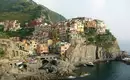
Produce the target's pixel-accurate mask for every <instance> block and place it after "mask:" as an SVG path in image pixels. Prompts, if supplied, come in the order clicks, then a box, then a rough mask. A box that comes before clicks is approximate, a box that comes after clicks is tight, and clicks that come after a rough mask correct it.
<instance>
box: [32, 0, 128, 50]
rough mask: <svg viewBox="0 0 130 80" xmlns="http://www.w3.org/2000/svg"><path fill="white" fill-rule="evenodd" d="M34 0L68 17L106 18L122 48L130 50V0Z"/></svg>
mask: <svg viewBox="0 0 130 80" xmlns="http://www.w3.org/2000/svg"><path fill="white" fill-rule="evenodd" d="M34 1H36V2H38V3H39V4H43V5H44V6H46V7H48V8H49V9H51V10H53V11H55V12H58V13H60V14H62V15H63V16H65V17H66V18H67V19H69V18H72V17H77V16H85V17H91V18H98V19H101V20H104V21H105V23H106V24H107V27H108V28H109V29H110V30H111V32H112V33H113V34H114V35H115V36H116V37H117V39H118V41H119V43H120V45H121V48H122V49H126V50H130V48H129V46H130V5H129V4H130V0H34ZM126 43H127V44H126ZM125 45H126V46H127V47H126V46H125Z"/></svg>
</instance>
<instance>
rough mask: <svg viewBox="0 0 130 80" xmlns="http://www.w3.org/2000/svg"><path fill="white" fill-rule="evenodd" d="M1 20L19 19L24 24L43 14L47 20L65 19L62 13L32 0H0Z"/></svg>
mask: <svg viewBox="0 0 130 80" xmlns="http://www.w3.org/2000/svg"><path fill="white" fill-rule="evenodd" d="M0 15H1V16H0V21H3V20H14V19H15V20H19V21H20V23H22V26H24V22H26V21H30V20H32V19H35V18H37V17H40V16H41V15H43V16H45V17H46V21H52V22H57V21H62V20H65V18H64V17H63V16H61V15H60V14H58V13H56V12H53V11H51V10H49V9H48V8H46V7H44V6H42V5H38V4H37V3H35V2H34V1H32V0H0Z"/></svg>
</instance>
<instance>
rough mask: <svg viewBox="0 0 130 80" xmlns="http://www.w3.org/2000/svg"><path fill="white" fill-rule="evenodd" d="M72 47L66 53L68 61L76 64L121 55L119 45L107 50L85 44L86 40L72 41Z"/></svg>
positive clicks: (115, 44) (116, 44)
mask: <svg viewBox="0 0 130 80" xmlns="http://www.w3.org/2000/svg"><path fill="white" fill-rule="evenodd" d="M71 43H72V45H71V47H70V48H69V49H68V50H67V52H66V60H67V61H70V62H71V63H74V64H79V63H86V62H90V61H92V62H93V61H95V60H97V59H100V60H103V59H106V58H112V57H113V58H114V57H117V56H118V55H119V52H120V49H119V46H118V43H114V44H113V45H112V46H111V47H109V48H107V49H105V48H103V47H98V46H97V45H94V44H88V45H87V44H85V38H82V37H80V38H79V39H72V40H71Z"/></svg>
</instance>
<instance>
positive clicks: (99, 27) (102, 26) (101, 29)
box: [97, 20, 106, 34]
mask: <svg viewBox="0 0 130 80" xmlns="http://www.w3.org/2000/svg"><path fill="white" fill-rule="evenodd" d="M105 32H106V25H105V23H104V22H103V21H100V20H97V33H98V34H105Z"/></svg>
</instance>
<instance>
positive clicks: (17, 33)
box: [0, 26, 34, 38]
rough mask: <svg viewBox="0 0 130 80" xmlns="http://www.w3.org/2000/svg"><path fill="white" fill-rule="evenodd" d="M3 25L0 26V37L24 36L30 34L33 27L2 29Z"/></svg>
mask: <svg viewBox="0 0 130 80" xmlns="http://www.w3.org/2000/svg"><path fill="white" fill-rule="evenodd" d="M3 28H4V26H0V38H9V37H16V36H17V37H21V38H25V37H26V36H29V35H32V32H33V31H34V28H28V29H27V28H22V29H20V30H18V31H3Z"/></svg>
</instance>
